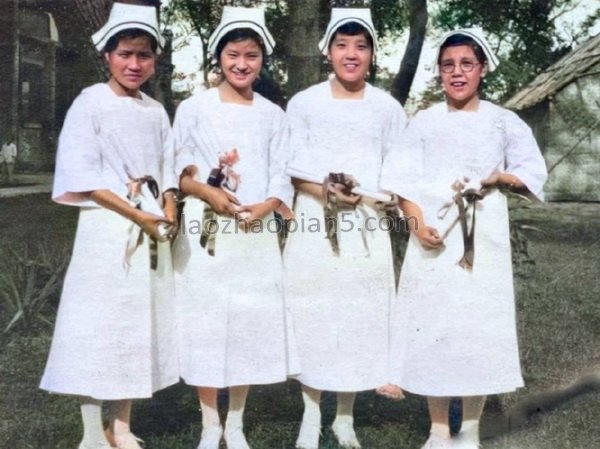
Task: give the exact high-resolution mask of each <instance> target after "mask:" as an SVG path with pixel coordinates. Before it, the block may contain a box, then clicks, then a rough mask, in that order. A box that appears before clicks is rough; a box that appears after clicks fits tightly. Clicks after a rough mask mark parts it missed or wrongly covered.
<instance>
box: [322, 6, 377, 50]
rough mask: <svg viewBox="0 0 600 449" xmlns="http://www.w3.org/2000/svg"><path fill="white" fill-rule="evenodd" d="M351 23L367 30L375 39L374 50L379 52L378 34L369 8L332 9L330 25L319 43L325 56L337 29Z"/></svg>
mask: <svg viewBox="0 0 600 449" xmlns="http://www.w3.org/2000/svg"><path fill="white" fill-rule="evenodd" d="M350 22H356V23H358V24H360V25H362V26H364V27H365V28H366V29H367V31H368V32H369V34H370V35H371V37H372V38H373V46H374V47H375V48H374V49H373V50H374V51H375V50H377V34H376V33H375V27H374V26H373V19H372V18H371V10H370V9H369V8H332V9H331V20H330V21H329V25H327V30H326V31H325V36H323V39H321V41H320V42H319V50H321V52H322V53H323V54H324V55H327V51H328V47H329V41H330V40H331V37H332V36H333V35H334V34H335V32H336V31H337V29H338V28H339V27H341V26H343V25H346V24H347V23H350Z"/></svg>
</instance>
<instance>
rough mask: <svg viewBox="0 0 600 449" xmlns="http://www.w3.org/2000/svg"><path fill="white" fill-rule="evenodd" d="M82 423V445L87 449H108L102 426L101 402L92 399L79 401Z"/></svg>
mask: <svg viewBox="0 0 600 449" xmlns="http://www.w3.org/2000/svg"><path fill="white" fill-rule="evenodd" d="M81 419H82V421H83V439H82V441H81V442H82V444H83V445H84V446H85V447H86V448H89V449H95V448H102V447H109V446H110V445H109V444H108V441H107V439H106V436H105V435H104V426H103V425H102V401H97V400H96V399H92V398H89V397H88V398H82V399H81Z"/></svg>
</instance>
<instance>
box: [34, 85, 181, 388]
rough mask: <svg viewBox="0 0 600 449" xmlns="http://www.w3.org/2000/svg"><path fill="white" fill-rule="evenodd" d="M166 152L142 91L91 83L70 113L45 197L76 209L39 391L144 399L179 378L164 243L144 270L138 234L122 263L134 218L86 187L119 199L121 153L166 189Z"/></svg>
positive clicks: (163, 134)
mask: <svg viewBox="0 0 600 449" xmlns="http://www.w3.org/2000/svg"><path fill="white" fill-rule="evenodd" d="M109 142H112V144H114V146H117V147H122V148H126V149H127V150H126V151H127V154H126V156H127V157H126V158H124V157H123V156H124V154H123V153H122V152H118V151H116V150H115V148H113V147H111V145H110V144H109ZM173 156H174V155H173V146H172V137H171V130H170V124H169V118H168V117H167V115H166V112H165V110H164V108H163V107H162V106H161V105H160V104H159V103H158V102H156V101H155V100H153V99H151V98H150V97H148V96H146V95H144V94H142V98H141V99H134V98H131V97H120V96H117V95H116V94H115V93H114V92H113V91H112V90H111V89H110V87H109V86H108V85H107V84H96V85H94V86H91V87H89V88H87V89H84V90H83V91H82V93H81V94H80V95H79V96H78V97H77V98H76V99H75V101H74V102H73V105H72V106H71V108H70V109H69V112H68V114H67V117H66V119H65V123H64V126H63V129H62V132H61V135H60V139H59V145H58V153H57V161H56V173H55V178H54V190H53V193H52V197H53V199H54V200H55V201H57V202H59V203H62V204H67V205H73V206H79V207H80V208H81V209H80V214H79V222H78V226H77V234H76V236H75V244H74V247H73V255H72V258H71V262H70V265H69V268H68V271H67V274H66V277H65V281H64V286H63V292H62V296H61V300H60V306H59V309H58V316H57V319H56V327H55V331H54V337H53V339H52V347H51V349H50V355H49V357H48V362H47V365H46V370H45V372H44V376H43V378H42V381H41V388H43V389H45V390H48V391H51V392H55V393H64V394H76V395H82V396H91V397H93V398H96V399H102V400H110V399H125V398H143V397H150V396H152V393H153V392H154V391H157V390H160V389H162V388H165V387H167V386H169V385H171V384H174V383H176V382H177V381H178V366H177V353H176V326H175V321H174V319H175V310H174V309H175V308H174V298H173V296H174V289H173V282H172V268H171V263H170V254H169V244H168V243H161V244H159V249H158V252H159V254H158V267H157V270H156V271H152V270H151V269H150V254H149V249H148V247H149V245H148V243H149V239H148V238H147V237H145V238H144V243H143V244H142V245H141V246H140V247H139V248H138V249H137V251H136V252H135V253H134V254H133V256H132V257H131V260H130V267H129V269H126V267H125V266H124V254H125V248H126V244H127V239H128V236H129V231H130V228H131V227H132V222H131V221H129V220H127V219H125V218H124V217H122V216H121V215H119V214H117V213H116V212H113V211H110V210H108V209H105V208H102V207H99V206H98V205H97V204H96V203H95V202H94V201H92V200H91V199H90V198H89V195H88V194H87V193H86V192H90V191H93V190H98V189H109V190H111V191H113V192H114V193H116V194H117V195H119V196H121V197H122V198H124V199H125V198H126V193H127V188H126V186H125V183H124V182H123V176H124V173H123V170H124V168H123V166H122V165H121V164H124V163H125V162H124V160H125V159H126V160H127V164H130V165H135V169H136V170H140V171H142V172H143V174H144V175H151V176H153V177H154V178H155V179H156V181H157V182H158V185H159V187H160V191H161V192H162V191H164V190H167V189H169V188H174V187H176V184H175V176H174V172H173ZM108 161H110V163H109V162H108ZM128 169H129V170H134V167H129V168H128ZM161 196H162V195H161ZM135 228H136V229H139V228H138V227H137V226H136V227H135Z"/></svg>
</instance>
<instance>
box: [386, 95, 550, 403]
mask: <svg viewBox="0 0 600 449" xmlns="http://www.w3.org/2000/svg"><path fill="white" fill-rule="evenodd" d="M404 144H405V145H404V149H405V151H403V152H402V153H394V154H393V155H391V156H390V158H389V159H388V160H386V162H385V165H384V170H383V174H382V186H383V187H385V188H388V189H390V190H393V191H396V192H397V193H399V194H400V195H402V196H404V197H406V198H408V199H410V200H412V201H414V202H416V203H417V204H419V205H420V206H421V208H422V209H423V212H424V216H425V222H426V224H427V225H428V226H433V227H435V228H436V229H438V231H439V232H440V234H442V233H444V232H445V231H446V230H447V229H448V227H449V225H450V223H451V222H452V221H454V220H455V218H456V217H457V207H456V206H455V205H454V206H452V207H451V208H450V210H449V211H448V213H447V214H446V216H445V218H444V219H438V210H439V209H440V208H441V207H442V206H443V205H444V204H445V203H448V202H451V201H452V196H453V194H454V192H453V190H451V188H450V186H451V184H452V183H453V182H454V181H455V180H457V179H462V177H463V176H467V177H469V178H470V179H471V180H473V181H477V182H478V181H480V180H481V179H484V178H486V177H488V176H489V175H490V174H491V173H492V171H493V170H494V169H495V168H497V169H498V170H501V171H506V172H508V173H512V174H514V175H516V176H517V177H518V178H519V179H521V180H522V181H523V182H524V183H525V185H526V186H527V187H528V188H529V190H530V191H531V192H532V193H533V194H535V195H537V196H538V197H539V198H541V197H542V186H543V184H544V181H545V179H546V168H545V164H544V160H543V158H542V155H541V154H540V150H539V148H538V146H537V144H536V141H535V139H534V137H533V134H532V132H531V130H530V129H529V127H528V126H527V125H526V124H525V123H524V122H523V121H522V120H521V119H520V118H519V117H518V116H517V115H516V114H514V113H513V112H510V111H508V110H505V109H503V108H500V107H498V106H495V105H493V104H492V103H489V102H486V101H481V102H480V106H479V109H478V111H476V112H466V111H454V112H452V111H448V108H447V105H446V104H437V105H435V106H433V107H431V108H430V109H428V110H425V111H421V112H419V113H418V114H417V115H416V116H415V118H414V119H412V120H411V122H410V124H409V126H408V128H407V132H406V133H405V135H404ZM476 204H477V210H476V224H475V241H474V246H475V253H474V254H475V255H474V264H473V270H472V272H469V271H466V270H464V269H463V268H461V267H460V266H459V265H458V262H459V260H460V259H461V257H462V255H463V251H464V245H463V236H462V232H461V227H460V224H457V225H456V226H454V228H453V229H452V230H451V231H450V233H449V235H448V237H447V238H446V240H445V247H444V248H443V249H439V250H430V251H426V250H424V249H423V248H422V246H421V245H420V244H419V242H418V240H417V239H416V238H414V236H411V239H410V242H409V245H408V249H407V252H406V257H405V259H404V264H403V267H402V273H401V277H400V286H399V290H398V301H396V303H395V307H394V308H393V315H392V316H393V320H395V321H398V322H400V321H402V320H406V323H407V324H406V327H404V326H401V327H397V328H395V329H397V330H398V332H397V333H396V334H395V335H394V337H393V338H392V360H393V361H394V363H397V365H396V366H393V369H392V378H391V380H392V381H393V382H395V383H397V384H399V385H400V386H401V387H402V388H404V389H406V390H407V391H410V392H413V393H417V394H422V395H429V396H471V395H486V394H494V393H501V392H508V391H512V390H514V389H516V388H518V387H521V386H522V385H523V380H522V378H521V369H520V364H519V350H518V342H517V333H516V322H515V304H514V292H513V278H512V263H511V252H510V235H509V223H508V210H507V204H506V198H505V196H504V195H503V194H501V193H500V192H499V191H497V190H496V191H493V192H492V193H490V194H488V195H487V196H486V197H485V198H484V199H483V200H481V201H479V202H477V203H476ZM468 222H469V223H470V219H469V220H468ZM404 329H406V334H405V333H404Z"/></svg>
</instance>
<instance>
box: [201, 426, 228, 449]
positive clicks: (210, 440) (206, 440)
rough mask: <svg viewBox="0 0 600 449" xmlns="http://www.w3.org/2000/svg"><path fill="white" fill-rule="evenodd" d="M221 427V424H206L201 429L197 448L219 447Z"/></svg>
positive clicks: (215, 448) (221, 434)
mask: <svg viewBox="0 0 600 449" xmlns="http://www.w3.org/2000/svg"><path fill="white" fill-rule="evenodd" d="M222 436H223V428H222V427H221V426H207V427H204V428H203V429H202V434H201V435H200V443H198V448H197V449H219V444H220V443H221V437H222Z"/></svg>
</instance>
